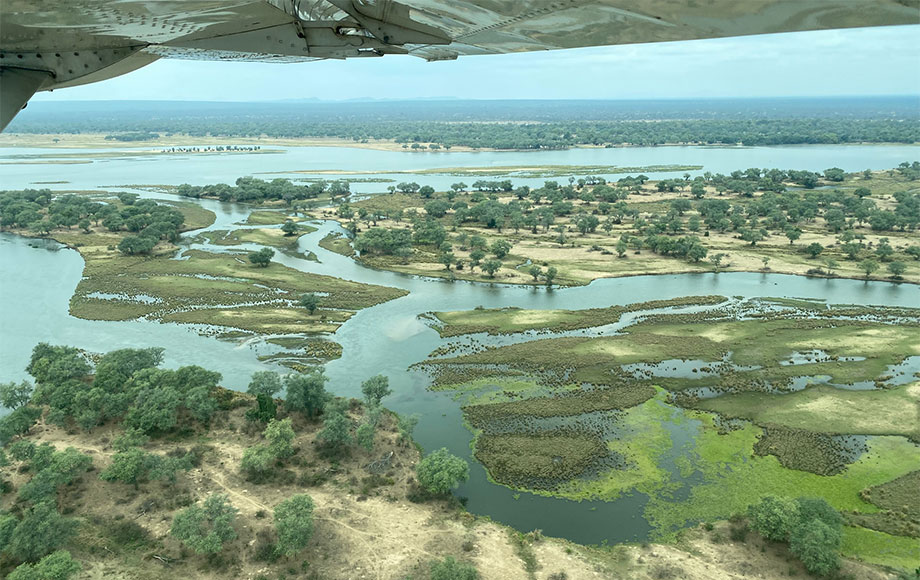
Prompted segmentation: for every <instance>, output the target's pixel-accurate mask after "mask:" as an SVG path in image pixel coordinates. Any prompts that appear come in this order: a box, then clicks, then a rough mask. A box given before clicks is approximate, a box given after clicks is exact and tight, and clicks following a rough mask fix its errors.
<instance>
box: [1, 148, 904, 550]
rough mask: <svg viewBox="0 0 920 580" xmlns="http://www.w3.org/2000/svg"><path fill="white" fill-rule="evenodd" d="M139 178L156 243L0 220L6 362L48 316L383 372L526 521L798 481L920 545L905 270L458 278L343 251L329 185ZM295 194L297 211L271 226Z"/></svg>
mask: <svg viewBox="0 0 920 580" xmlns="http://www.w3.org/2000/svg"><path fill="white" fill-rule="evenodd" d="M450 155H454V154H453V153H451V154H450ZM283 157H284V156H283V155H279V156H268V158H270V159H271V160H276V159H278V158H283ZM243 158H245V155H242V154H241V155H240V156H239V157H238V158H237V159H243ZM197 161H198V160H197V159H196V160H194V162H196V163H197ZM671 161H672V162H673V161H674V160H673V159H672V160H671ZM688 161H690V160H688ZM106 162H110V163H130V162H131V161H130V160H129V159H118V158H114V159H112V160H110V161H106ZM260 163H261V161H260ZM441 163H443V161H442V162H441ZM827 165H828V166H829V165H830V163H828V164H827ZM895 165H896V164H895ZM441 166H442V167H443V166H444V165H441ZM506 166H511V165H509V164H506ZM704 167H705V166H704ZM855 169H857V168H850V170H855ZM859 169H860V170H861V169H862V168H859ZM879 169H881V168H879ZM52 173H54V172H52ZM55 175H56V174H55ZM55 175H52V176H49V178H48V179H47V180H48V181H51V180H53V179H54V177H55ZM110 176H111V173H109V175H106V176H105V177H102V179H105V178H108V177H110ZM882 177H883V176H880V177H879V178H877V181H878V182H884V179H882ZM181 178H182V175H181V171H180V173H179V176H178V177H177V179H181ZM89 179H90V178H89V177H87V176H83V177H79V176H74V177H72V178H71V179H69V181H70V182H71V183H68V184H57V185H55V186H54V187H55V190H74V189H78V188H82V187H83V186H82V185H81V186H75V185H74V183H80V182H81V181H82V182H83V183H87V182H88V181H89ZM399 179H403V178H399ZM43 180H45V179H44V178H43ZM116 182H124V179H122V180H120V181H116ZM886 183H887V182H886ZM101 185H104V182H101V181H100V182H97V183H95V184H94V185H93V186H92V187H93V188H98V187H99V186H101ZM175 185H178V184H175ZM363 185H364V186H366V187H373V184H363ZM377 187H380V186H377ZM885 187H888V185H886V186H885ZM891 187H894V186H891ZM910 187H914V185H910ZM124 189H130V188H124ZM435 189H438V191H439V192H443V191H446V190H447V189H449V188H444V190H441V189H439V188H437V187H436V188H435ZM119 191H120V190H119ZM135 192H136V193H138V194H139V195H140V196H141V198H142V199H145V198H148V199H159V200H161V202H160V203H169V204H171V205H173V206H175V207H177V208H179V209H180V211H182V212H183V217H184V220H185V221H184V224H185V225H184V227H183V229H184V230H185V231H184V232H182V233H181V234H180V236H179V237H178V238H177V239H176V240H174V241H172V242H169V241H166V240H164V241H162V242H161V243H160V244H158V246H157V247H156V249H155V250H154V251H153V252H152V253H151V254H150V255H144V256H127V255H123V254H122V253H121V252H119V251H117V250H116V249H115V248H116V247H117V246H118V244H119V241H120V240H121V239H123V237H124V236H125V235H126V234H125V232H107V231H105V229H104V228H101V227H97V226H95V225H93V226H91V227H90V232H89V233H84V232H81V231H78V230H76V229H73V230H70V231H64V230H63V229H61V230H59V231H52V232H51V233H50V237H52V238H54V239H55V240H57V241H58V242H61V243H62V244H65V245H64V246H62V245H61V244H58V243H55V242H52V241H50V240H44V239H37V238H30V239H27V238H24V237H22V236H19V235H14V234H11V233H4V234H2V235H0V252H2V254H3V256H4V260H3V266H2V267H3V270H4V271H3V276H4V279H6V280H15V284H4V285H3V288H2V292H3V297H2V298H3V300H2V322H3V326H4V328H6V329H10V330H8V331H5V335H4V341H5V344H4V350H5V351H6V352H7V353H9V356H8V357H5V360H4V363H3V368H2V371H3V377H2V379H3V380H19V378H21V377H22V369H23V368H24V367H25V361H27V360H28V352H29V351H30V350H31V348H32V346H34V344H35V343H37V342H40V341H53V342H55V343H66V344H74V345H76V346H78V347H80V348H83V349H85V350H88V351H92V352H105V351H107V350H111V349H112V348H114V347H115V346H135V347H145V346H163V347H165V349H166V350H165V352H164V365H166V366H170V367H175V366H180V365H182V364H189V362H190V361H195V362H196V363H198V364H203V365H204V366H206V367H209V368H212V367H213V368H218V369H220V370H221V372H222V373H223V374H224V377H225V380H224V383H223V384H225V386H229V387H233V388H238V389H240V388H243V387H244V386H245V384H246V383H247V382H248V380H249V377H250V376H251V375H252V373H253V372H255V371H257V370H261V369H265V368H271V369H295V370H300V369H306V368H309V367H310V366H312V365H315V364H318V363H323V362H325V363H326V365H325V369H326V373H327V375H328V376H329V377H330V383H329V388H330V390H332V391H333V392H335V393H336V394H339V395H343V396H355V395H357V394H358V392H359V390H358V386H359V384H360V382H361V381H362V380H364V379H366V378H367V377H368V376H371V375H374V374H380V373H382V374H385V375H387V376H389V377H390V380H391V384H393V385H394V387H395V391H396V392H395V393H394V395H393V396H392V397H391V398H389V399H387V401H386V405H387V406H388V407H390V408H392V409H394V410H395V411H397V412H398V413H400V414H404V415H411V414H413V413H418V414H419V415H420V422H419V425H418V427H417V430H416V434H415V437H416V439H417V440H418V441H419V443H420V444H421V445H422V446H423V447H424V448H426V449H436V448H438V447H442V446H445V447H448V448H449V449H450V450H451V451H452V452H453V453H455V454H457V455H460V456H463V457H467V458H469V459H471V460H474V461H473V463H472V465H471V477H470V480H469V481H468V482H467V483H465V484H463V485H462V486H461V487H460V489H459V490H458V492H457V493H458V495H461V496H464V497H466V498H468V500H467V504H466V505H467V509H468V510H469V511H471V512H472V513H474V514H482V515H488V516H490V517H492V518H493V519H495V520H497V521H500V522H505V523H508V524H510V525H512V526H514V527H516V528H517V529H519V530H522V531H527V530H532V529H535V528H540V529H542V530H543V531H544V532H545V533H547V534H549V535H554V536H561V537H566V538H568V539H571V540H573V541H578V542H583V543H591V544H599V543H602V542H604V541H608V542H612V543H616V542H623V541H643V540H646V539H649V538H654V539H673V538H675V537H676V535H677V534H678V533H679V532H680V530H682V529H686V528H687V527H689V526H693V525H695V524H696V523H698V522H705V521H713V520H719V519H726V518H728V517H730V516H732V515H733V514H735V513H739V512H743V511H744V510H745V509H746V508H747V506H748V505H750V504H752V503H755V502H756V501H758V500H759V499H760V498H761V497H763V496H765V495H789V494H791V493H794V494H795V495H797V496H798V495H816V496H820V497H824V498H825V499H826V500H827V501H828V502H830V503H831V505H833V506H834V507H835V508H837V509H838V510H840V511H841V512H842V513H843V514H844V517H845V519H846V523H847V526H846V527H845V528H844V543H843V553H844V554H845V555H848V556H853V557H857V558H860V559H863V560H866V561H871V562H874V563H879V564H886V565H889V566H893V567H906V566H907V565H908V564H909V563H911V562H913V561H915V560H916V551H915V546H916V540H917V531H916V530H917V520H916V513H917V512H916V510H915V509H914V508H915V507H916V506H915V505H914V504H915V502H916V497H913V498H911V497H910V495H909V494H906V495H905V493H904V492H903V490H904V489H907V488H909V486H910V485H911V482H913V481H914V480H915V477H916V473H917V472H918V471H920V451H918V447H917V441H918V437H920V434H918V432H917V425H918V423H920V418H918V415H917V405H918V399H920V391H918V384H920V383H918V378H917V376H916V373H917V372H918V371H920V343H918V340H917V336H918V328H917V326H918V323H917V319H918V311H917V310H916V306H917V304H918V289H917V286H916V285H915V284H911V283H906V284H905V283H901V284H896V283H893V282H890V281H881V280H873V281H864V280H848V279H841V278H828V277H813V278H807V277H803V276H790V275H785V274H781V273H777V272H776V271H773V270H764V271H759V270H761V268H760V267H743V266H742V267H740V268H739V269H742V270H744V269H747V270H755V271H753V272H741V271H738V272H726V271H720V270H718V269H715V268H709V267H707V268H698V269H697V268H694V269H693V270H692V271H691V273H686V274H676V273H673V271H674V265H675V264H676V260H674V259H672V258H663V259H662V260H663V261H662V262H661V263H662V266H661V268H660V269H659V270H658V271H660V272H668V273H664V274H662V275H656V276H648V275H638V276H630V277H621V278H600V279H597V278H598V276H596V275H590V276H589V275H588V274H584V276H585V277H584V278H583V279H581V280H578V279H577V276H575V275H568V276H567V275H563V276H562V277H560V278H559V279H557V283H558V282H562V283H564V284H565V285H570V284H580V285H577V286H576V285H571V286H570V287H563V288H553V289H547V288H546V285H545V284H543V283H541V284H539V285H534V284H532V283H530V284H528V283H522V282H526V280H527V278H528V277H529V275H528V274H526V273H522V275H521V278H520V279H517V278H515V277H514V276H510V277H499V278H497V279H488V278H484V277H483V276H482V275H478V276H476V277H473V278H472V281H463V280H459V279H456V277H455V278H454V281H449V279H444V278H442V277H441V273H440V272H435V271H433V270H425V269H422V270H417V271H403V269H401V268H399V267H386V266H387V265H386V264H381V263H373V262H369V263H368V262H361V261H357V260H355V259H354V258H353V257H352V256H351V246H350V244H349V243H348V240H349V238H350V232H348V230H347V229H345V228H343V227H342V224H341V223H340V222H339V221H337V220H333V219H331V218H332V217H336V216H332V215H328V216H327V215H325V214H324V213H323V211H334V210H333V209H328V210H324V209H322V208H317V209H316V210H313V211H310V212H300V213H299V214H298V213H293V212H288V211H286V210H284V209H283V208H280V207H266V208H259V209H258V210H257V211H254V210H253V208H252V207H250V206H246V205H243V204H237V203H226V202H220V201H217V200H209V199H199V200H188V199H185V198H180V197H178V196H175V195H171V194H169V193H162V192H157V193H155V192H151V191H144V190H142V189H137V190H135ZM96 195H97V196H99V197H98V199H100V200H102V201H104V202H105V203H112V204H118V203H119V202H118V201H116V200H115V199H114V198H113V196H112V194H110V193H106V192H97V194H96ZM878 195H879V196H880V197H881V196H883V195H891V194H890V193H879V194H878ZM371 199H373V198H371ZM359 203H361V202H355V204H354V205H358V204H359ZM656 203H657V201H656ZM175 204H182V205H175ZM359 207H360V206H359ZM884 207H891V206H884ZM287 219H291V220H293V221H295V222H296V223H297V226H298V228H299V231H297V232H296V234H294V235H293V236H284V235H282V234H280V233H279V232H280V226H281V225H283V223H284V222H285V221H286V220H287ZM345 225H348V224H347V222H346V223H345ZM362 227H366V226H362ZM912 235H915V234H913V233H905V234H904V236H903V237H897V240H898V241H899V242H900V243H895V244H894V245H895V247H896V249H897V251H903V249H904V248H906V247H907V246H908V245H909V244H910V243H911V241H912V240H913V238H912V237H911V236H912ZM889 236H891V237H895V234H889ZM898 236H900V235H899V234H898ZM879 237H880V236H879ZM870 241H872V242H873V246H874V245H876V244H877V243H878V241H877V239H875V238H872V239H871V240H870ZM782 244H783V246H785V245H788V240H784V241H782ZM263 247H270V248H273V249H276V250H278V252H277V253H276V254H275V256H274V258H273V259H272V262H271V264H270V265H269V266H268V267H266V268H260V267H257V266H255V265H254V264H252V263H250V262H249V261H248V259H247V256H248V254H250V253H252V252H255V251H257V250H259V249H261V248H263ZM516 247H520V245H516ZM780 250H781V248H780V244H776V251H777V252H778V251H780ZM866 251H868V250H866ZM311 256H312V259H311ZM533 257H536V256H533ZM529 258H531V256H528V255H526V254H521V255H512V256H511V257H510V258H509V259H508V264H511V263H512V262H514V263H523V262H524V261H525V260H526V259H529ZM566 259H568V258H567V257H566V256H563V255H561V254H560V256H559V257H557V258H549V259H547V260H546V263H547V264H550V263H553V260H557V261H559V263H562V262H564V261H565V260H566ZM605 259H606V260H607V261H612V260H614V258H613V257H612V256H607V257H606V258H605ZM796 259H798V258H796ZM627 260H629V261H630V263H632V262H633V261H634V258H633V257H630V258H628V259H627ZM802 260H804V258H802ZM778 261H780V260H779V259H776V262H778ZM24 264H28V267H23V265H24ZM773 265H775V262H774V263H773ZM370 266H376V267H370ZM504 267H506V268H509V267H508V266H504ZM543 267H547V266H543ZM437 269H438V270H443V264H442V265H440V266H439V267H438V268H437ZM513 269H514V268H513V267H511V268H509V271H510V270H513ZM391 270H392V271H391ZM914 272H916V269H914ZM630 273H632V274H641V273H642V272H641V271H640V272H630ZM432 275H437V276H438V277H434V276H432ZM914 277H916V276H915V274H914ZM509 283H516V284H509ZM302 293H315V294H316V295H318V296H319V297H320V302H319V308H318V309H317V310H316V312H315V313H313V314H309V313H308V312H306V311H305V309H304V308H302V307H300V306H299V305H298V304H297V300H298V298H299V296H300V295H301V294H302ZM9 336H16V342H17V343H21V344H9V343H8V341H9V338H8V337H9ZM912 478H913V479H912ZM792 490H794V491H792ZM892 502H906V503H905V504H904V505H907V506H908V507H907V509H906V510H902V509H894V508H892V505H896V504H893V503H892ZM879 554H881V556H880V555H879Z"/></svg>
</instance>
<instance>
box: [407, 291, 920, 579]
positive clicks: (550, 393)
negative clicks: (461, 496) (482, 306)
mask: <svg viewBox="0 0 920 580" xmlns="http://www.w3.org/2000/svg"><path fill="white" fill-rule="evenodd" d="M725 300H726V299H724V298H720V297H703V298H702V299H695V298H692V297H689V298H686V299H683V300H681V301H679V302H677V303H676V304H673V305H672V304H669V303H668V302H653V303H645V304H643V303H639V304H633V305H630V306H629V307H628V308H617V307H613V308H611V309H609V311H608V314H609V316H605V315H603V314H602V313H598V312H595V311H593V310H585V311H566V312H560V311H527V310H515V309H508V310H491V311H474V312H470V313H458V312H450V313H438V314H437V318H438V321H439V322H441V323H446V324H445V326H443V327H442V328H441V331H442V333H443V334H444V335H445V336H449V337H451V336H457V335H459V334H460V333H462V332H463V331H467V332H489V333H499V332H501V333H509V334H510V335H511V336H518V337H521V339H522V341H521V342H515V343H513V344H509V345H507V346H502V347H494V348H487V349H485V350H480V351H478V352H472V353H466V354H459V355H455V356H446V357H440V358H434V359H429V360H428V361H426V362H425V364H424V365H421V368H424V369H427V370H428V371H430V372H431V373H433V375H434V376H435V385H436V388H438V389H440V390H448V391H453V392H454V393H455V396H456V397H457V398H458V400H459V401H460V403H461V405H462V410H463V415H464V419H465V421H466V423H467V425H468V427H469V428H470V429H471V430H472V431H473V434H474V439H473V443H472V445H473V452H474V455H475V457H476V458H477V459H478V460H479V461H481V462H482V463H483V464H484V465H485V466H486V468H487V469H488V473H489V476H490V478H491V479H493V480H494V481H496V482H498V483H501V484H504V485H507V486H510V487H513V488H516V489H520V490H528V491H531V492H534V493H538V494H543V495H554V496H559V497H566V498H571V499H604V500H613V499H616V498H618V497H620V496H621V495H623V494H625V493H630V492H634V491H638V492H642V493H645V494H648V495H649V502H648V504H647V506H646V508H645V517H646V519H647V520H648V521H649V522H650V523H651V524H652V526H653V529H654V530H655V532H654V533H655V534H656V535H657V536H659V537H670V536H671V535H672V534H674V533H675V532H676V531H677V530H679V529H681V528H683V527H685V526H687V525H688V524H690V523H692V522H694V521H712V520H714V519H719V518H727V517H729V516H731V515H732V514H733V513H739V512H744V511H745V510H746V509H747V508H748V507H749V506H752V505H754V504H756V502H757V501H759V500H760V498H763V497H766V496H770V495H774V496H778V497H784V496H785V497H789V496H791V495H792V494H793V493H794V494H795V496H800V495H801V496H815V497H821V498H823V499H824V500H826V501H827V502H829V504H830V505H831V506H833V508H835V509H836V510H841V511H842V513H843V514H844V519H845V520H846V522H847V526H846V527H843V528H838V530H837V532H835V533H836V534H837V535H838V539H837V540H835V541H834V542H831V544H833V545H832V546H831V547H830V548H828V550H829V552H828V553H830V554H833V558H830V556H828V559H827V561H826V562H825V561H824V560H823V559H820V558H819V560H820V561H821V562H825V564H826V565H827V566H831V567H833V566H836V564H835V562H836V554H837V549H838V546H842V548H841V549H842V550H843V553H845V554H847V555H850V556H857V557H868V560H869V561H872V562H880V561H884V562H886V563H888V564H890V565H892V566H903V563H904V562H905V561H907V560H909V556H908V554H909V553H910V551H909V550H907V548H906V547H907V545H908V542H904V541H901V540H897V539H895V540H893V541H892V543H891V544H890V545H888V546H886V548H885V550H884V553H886V554H889V555H890V557H882V558H879V557H878V556H877V554H875V553H872V552H870V551H869V549H868V548H865V549H864V548H860V547H858V542H856V541H854V540H853V539H852V538H854V537H857V536H859V537H862V536H860V534H862V535H865V534H866V533H868V532H867V529H869V530H876V531H878V533H884V534H893V535H894V536H896V537H897V536H905V535H906V536H908V537H916V536H917V519H916V509H920V507H918V505H920V504H918V503H917V498H916V497H913V498H908V497H906V496H904V495H903V493H902V492H903V490H906V489H907V488H908V486H909V485H910V482H911V481H913V479H914V476H913V475H911V474H915V473H917V472H918V470H920V450H918V448H917V445H916V443H915V442H916V441H917V440H918V439H917V438H918V436H920V432H918V431H917V425H918V424H920V416H918V415H917V408H918V403H920V391H918V389H917V386H918V385H917V383H916V381H915V380H914V379H913V378H912V377H911V376H910V374H912V373H914V372H915V371H916V370H917V369H916V368H915V367H916V362H915V361H916V360H918V356H920V345H918V344H917V341H916V335H917V332H918V323H917V320H918V314H920V312H918V311H917V310H916V309H904V308H894V309H884V308H860V309H858V310H857V311H854V309H853V308H852V307H849V306H835V305H827V304H816V303H798V302H795V301H782V300H772V299H764V300H758V299H753V300H748V301H738V300H732V301H729V302H727V303H726V302H725ZM679 305H685V306H690V305H697V309H696V311H694V312H691V313H687V312H681V311H669V310H668V309H667V307H668V306H679ZM701 305H704V306H702V307H700V306H701ZM643 311H644V312H643ZM628 312H640V315H639V318H638V320H631V321H630V322H628V323H627V324H626V325H625V327H622V328H621V327H620V326H616V327H615V328H616V330H617V334H614V335H612V336H597V337H590V338H589V337H567V336H565V335H566V334H567V333H568V332H570V331H571V330H572V329H577V328H584V327H586V326H587V324H582V322H583V321H586V320H590V319H592V318H593V319H594V320H595V322H596V324H595V326H596V327H600V326H604V325H609V324H611V323H614V322H616V321H617V319H619V318H620V317H622V316H623V315H624V314H626V313H628ZM464 314H469V319H468V320H471V321H473V322H472V323H470V324H463V323H464V321H465V320H467V318H465V316H464ZM816 315H817V316H816ZM533 330H540V331H542V333H543V334H550V335H552V334H557V337H555V338H541V337H538V336H533V335H528V334H526V333H528V332H531V331H533ZM515 333H525V334H515ZM899 365H904V366H903V367H901V368H899ZM905 375H906V376H905ZM803 380H805V382H803ZM810 383H827V384H825V385H821V386H809V384H810ZM854 389H858V390H854ZM712 411H718V414H716V413H713V412H712ZM888 411H890V412H888ZM742 419H744V420H742ZM751 421H753V422H751ZM905 436H906V437H905ZM793 490H794V491H793ZM879 498H885V499H883V500H880V499H879ZM880 501H881V503H879V502H880ZM898 501H903V502H905V504H904V507H898V508H894V503H893V502H898ZM881 506H888V507H887V508H883V509H884V512H881V511H880V509H879V508H880V507H881ZM915 508H916V509H915ZM834 513H836V512H834ZM838 517H839V516H838ZM872 533H877V532H872ZM788 534H791V532H788ZM792 535H794V534H792ZM792 535H787V536H784V537H788V538H791V537H792ZM880 537H881V536H878V538H880ZM790 541H792V540H790ZM802 541H804V540H803V539H802V538H798V539H796V540H795V542H792V543H793V544H794V546H793V552H794V553H799V552H796V551H795V550H796V549H799V550H803V548H802V547H801V542H802ZM795 546H798V548H796V547H795ZM870 554H871V556H872V557H869V556H870ZM802 559H803V562H805V563H806V566H807V567H808V568H809V569H812V570H813V571H815V572H819V573H827V572H828V571H829V570H830V569H831V568H825V567H823V566H824V565H825V564H820V563H818V561H817V560H816V561H806V560H808V557H807V556H802Z"/></svg>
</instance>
